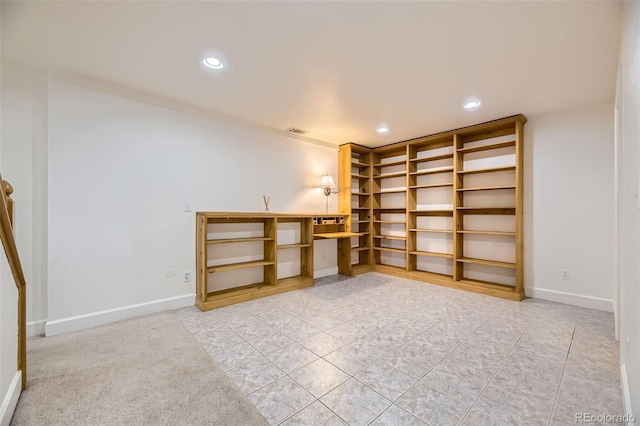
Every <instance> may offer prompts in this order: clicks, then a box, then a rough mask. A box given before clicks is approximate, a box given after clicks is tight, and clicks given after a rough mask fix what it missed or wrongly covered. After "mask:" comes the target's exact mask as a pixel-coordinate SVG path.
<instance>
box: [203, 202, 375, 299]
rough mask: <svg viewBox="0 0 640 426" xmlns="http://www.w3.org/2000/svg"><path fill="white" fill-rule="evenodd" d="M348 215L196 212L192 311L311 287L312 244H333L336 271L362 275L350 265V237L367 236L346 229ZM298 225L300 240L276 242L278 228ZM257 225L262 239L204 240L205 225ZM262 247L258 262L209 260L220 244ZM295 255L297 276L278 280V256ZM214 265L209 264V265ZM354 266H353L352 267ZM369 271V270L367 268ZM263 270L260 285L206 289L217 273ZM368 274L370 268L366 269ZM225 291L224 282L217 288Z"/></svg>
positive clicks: (205, 237)
mask: <svg viewBox="0 0 640 426" xmlns="http://www.w3.org/2000/svg"><path fill="white" fill-rule="evenodd" d="M348 221H349V216H348V215H343V214H328V215H318V214H313V215H312V214H277V213H242V212H240V213H239V212H231V213H229V212H198V213H197V215H196V272H197V275H196V306H198V307H199V308H200V309H201V310H203V311H204V310H209V309H215V308H219V307H222V306H227V305H231V304H234V303H239V302H245V301H247V300H252V299H257V298H260V297H265V296H270V295H274V294H278V293H283V292H286V291H290V290H295V289H299V288H304V287H309V286H312V285H313V242H314V240H315V239H337V240H338V269H339V271H340V273H341V274H345V275H352V274H353V273H354V270H356V271H358V272H359V273H363V272H366V271H363V268H362V265H353V266H352V265H351V237H363V236H365V235H366V233H363V232H350V231H348V230H347V224H348ZM292 222H293V223H299V224H300V240H299V241H297V242H286V243H285V242H283V243H281V244H279V243H278V224H279V223H281V224H282V223H292ZM247 223H251V224H261V225H262V234H263V235H262V236H257V237H239V238H215V239H209V238H208V234H209V225H213V226H215V225H216V224H247ZM234 243H235V244H243V243H254V244H255V243H262V244H263V258H262V259H257V260H250V261H238V262H229V263H224V261H222V262H220V261H216V260H212V259H210V256H209V250H210V248H211V247H215V246H217V245H220V244H225V245H226V244H234ZM285 250H287V251H291V250H299V251H300V274H299V275H296V276H292V277H287V278H278V252H279V251H285ZM212 263H213V264H212ZM356 266H357V267H356ZM366 266H367V267H369V265H366ZM249 268H263V277H264V279H263V281H261V282H258V283H251V284H247V285H241V286H236V287H232V288H224V289H221V290H211V289H212V285H210V281H209V280H210V277H211V276H214V277H215V275H216V274H218V273H221V272H231V271H239V270H243V269H249ZM369 270H371V268H370V267H369ZM222 285H223V286H224V283H222Z"/></svg>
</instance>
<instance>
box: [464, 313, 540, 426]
mask: <svg viewBox="0 0 640 426" xmlns="http://www.w3.org/2000/svg"><path fill="white" fill-rule="evenodd" d="M532 322H533V320H529V322H528V323H527V326H526V327H525V328H524V330H522V333H520V336H518V340H516V342H515V343H514V344H513V346H512V347H511V349H510V350H509V352H508V353H507V355H506V356H505V357H504V359H503V360H502V362H500V365H499V366H498V368H497V369H496V371H495V372H494V373H493V374H492V375H491V378H490V379H489V380H488V381H487V384H486V385H484V387H483V388H482V390H481V391H480V393H479V394H478V396H476V398H475V399H474V400H473V402H472V403H471V405H470V406H469V408H468V409H467V411H465V413H464V415H463V416H462V418H461V419H460V421H459V422H458V424H460V423H462V421H463V420H464V418H465V417H467V416H468V415H469V413H470V412H471V410H472V409H473V407H474V406H475V405H476V403H477V402H478V400H479V399H480V398H481V397H482V395H483V394H484V392H485V391H486V390H487V388H488V387H489V385H490V384H491V382H493V379H495V377H496V376H497V375H498V372H499V371H500V369H501V368H502V366H503V365H504V363H505V362H506V360H507V359H508V358H509V356H510V355H511V353H512V352H513V350H514V349H515V348H516V346H518V343H520V340H521V339H522V336H524V333H526V332H527V330H528V329H529V327H530V326H531V323H532ZM482 412H483V413H484V411H482ZM485 414H487V415H489V416H490V417H494V416H491V415H490V414H488V413H485ZM498 420H500V421H501V422H503V423H507V422H504V421H503V420H502V419H499V418H498Z"/></svg>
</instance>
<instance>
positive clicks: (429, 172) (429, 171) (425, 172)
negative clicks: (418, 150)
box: [409, 166, 453, 176]
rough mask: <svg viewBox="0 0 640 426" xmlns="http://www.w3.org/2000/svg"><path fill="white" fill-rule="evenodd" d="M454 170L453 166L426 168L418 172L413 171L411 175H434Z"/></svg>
mask: <svg viewBox="0 0 640 426" xmlns="http://www.w3.org/2000/svg"><path fill="white" fill-rule="evenodd" d="M451 171H453V166H451V167H438V168H435V169H426V170H418V171H417V172H411V173H409V174H410V175H415V176H421V175H434V174H436V173H445V172H451Z"/></svg>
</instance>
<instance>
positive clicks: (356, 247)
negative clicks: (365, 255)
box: [351, 246, 369, 251]
mask: <svg viewBox="0 0 640 426" xmlns="http://www.w3.org/2000/svg"><path fill="white" fill-rule="evenodd" d="M366 250H369V247H358V246H355V247H351V251H366Z"/></svg>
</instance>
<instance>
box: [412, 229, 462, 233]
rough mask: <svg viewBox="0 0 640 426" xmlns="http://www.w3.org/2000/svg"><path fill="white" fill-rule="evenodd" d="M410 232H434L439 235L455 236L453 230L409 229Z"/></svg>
mask: <svg viewBox="0 0 640 426" xmlns="http://www.w3.org/2000/svg"><path fill="white" fill-rule="evenodd" d="M409 231H413V232H433V233H439V234H453V231H452V230H451V229H420V228H416V229H409Z"/></svg>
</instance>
